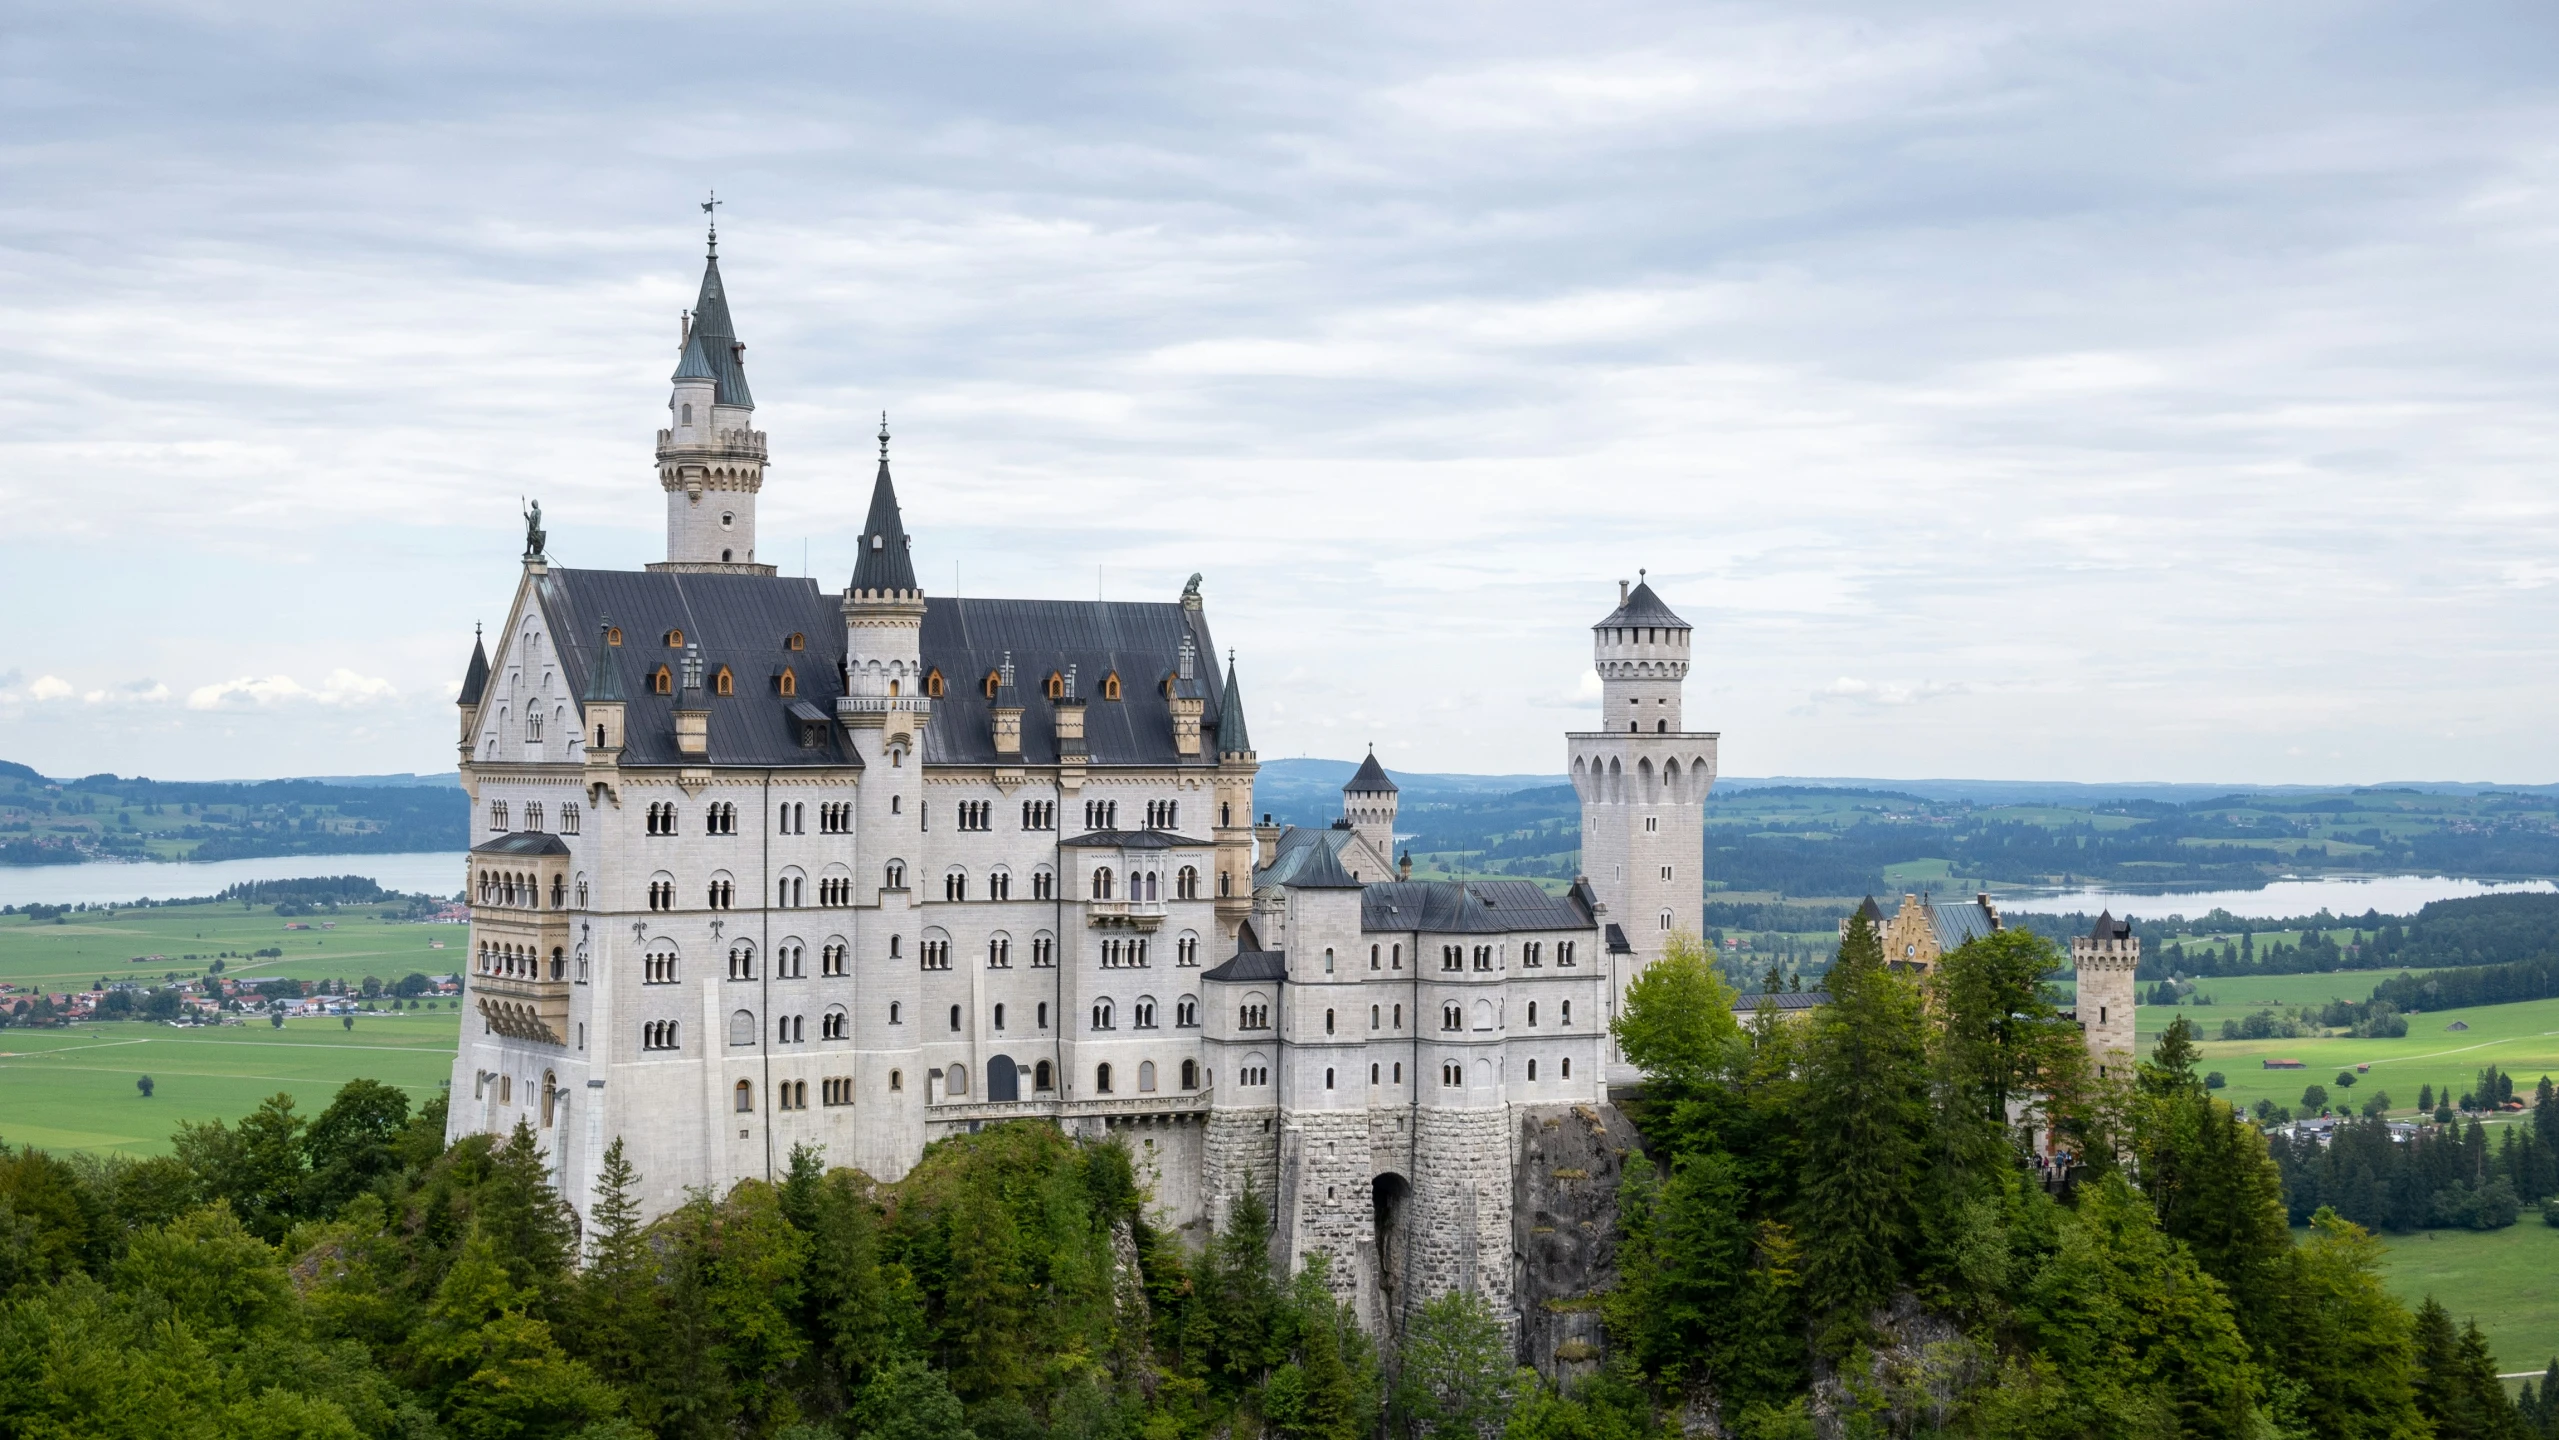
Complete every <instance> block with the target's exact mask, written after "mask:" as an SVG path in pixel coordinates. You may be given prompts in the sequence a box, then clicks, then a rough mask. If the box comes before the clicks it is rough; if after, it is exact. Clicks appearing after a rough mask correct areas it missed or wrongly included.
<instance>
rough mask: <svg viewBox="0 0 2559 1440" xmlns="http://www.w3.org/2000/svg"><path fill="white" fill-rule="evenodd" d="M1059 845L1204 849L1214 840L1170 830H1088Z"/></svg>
mask: <svg viewBox="0 0 2559 1440" xmlns="http://www.w3.org/2000/svg"><path fill="white" fill-rule="evenodd" d="M1057 843H1059V844H1060V845H1089V846H1092V847H1094V848H1096V849H1116V850H1205V849H1207V848H1208V847H1209V846H1211V845H1214V844H1216V843H1217V842H1216V841H1214V840H1194V839H1192V838H1191V837H1189V836H1187V835H1176V834H1174V833H1173V832H1172V831H1170V830H1088V831H1086V832H1085V833H1084V834H1081V835H1077V836H1074V837H1073V838H1071V839H1066V840H1061V841H1059V842H1057Z"/></svg>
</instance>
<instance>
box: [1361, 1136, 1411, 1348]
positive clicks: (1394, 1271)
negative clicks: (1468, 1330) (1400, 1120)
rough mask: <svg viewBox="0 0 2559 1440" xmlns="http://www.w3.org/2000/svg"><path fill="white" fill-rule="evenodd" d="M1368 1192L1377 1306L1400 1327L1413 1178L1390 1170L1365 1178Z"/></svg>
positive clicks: (1389, 1321)
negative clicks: (1375, 1258)
mask: <svg viewBox="0 0 2559 1440" xmlns="http://www.w3.org/2000/svg"><path fill="white" fill-rule="evenodd" d="M1368 1194H1369V1205H1370V1208H1371V1210H1372V1211H1373V1212H1374V1215H1375V1223H1376V1230H1375V1241H1376V1250H1375V1253H1376V1256H1377V1298H1378V1309H1379V1311H1380V1312H1382V1318H1383V1319H1384V1320H1385V1321H1386V1324H1387V1325H1388V1326H1389V1327H1390V1328H1391V1329H1401V1328H1402V1325H1401V1322H1402V1320H1403V1318H1404V1305H1405V1295H1404V1282H1405V1277H1406V1274H1407V1273H1408V1272H1409V1271H1410V1269H1411V1264H1410V1257H1409V1255H1408V1253H1407V1252H1408V1251H1409V1250H1410V1248H1411V1244H1410V1241H1411V1234H1410V1230H1409V1226H1408V1222H1409V1220H1410V1218H1411V1214H1412V1203H1413V1182H1411V1181H1410V1180H1407V1179H1405V1178H1404V1177H1403V1176H1401V1175H1398V1174H1396V1173H1395V1172H1394V1171H1392V1170H1389V1171H1387V1172H1386V1173H1385V1174H1382V1175H1379V1176H1378V1177H1377V1178H1375V1179H1373V1180H1371V1181H1369V1182H1368Z"/></svg>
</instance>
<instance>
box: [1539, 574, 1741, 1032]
mask: <svg viewBox="0 0 2559 1440" xmlns="http://www.w3.org/2000/svg"><path fill="white" fill-rule="evenodd" d="M1690 634H1691V632H1690V628H1689V624H1688V622H1687V621H1685V620H1682V619H1680V618H1679V616H1677V615H1675V614H1673V613H1672V612H1671V608H1670V607H1669V606H1668V605H1665V604H1663V603H1662V599H1661V597H1660V596H1658V595H1656V594H1654V593H1653V587H1652V586H1651V585H1649V584H1642V583H1639V584H1637V585H1635V586H1634V587H1633V589H1632V590H1629V589H1628V588H1627V585H1626V582H1624V581H1622V580H1621V581H1619V582H1618V583H1617V608H1616V609H1615V610H1613V611H1610V612H1609V615H1608V618H1607V619H1605V620H1602V621H1600V622H1599V623H1598V624H1597V625H1594V626H1592V627H1591V635H1592V661H1593V664H1594V665H1595V666H1596V668H1597V669H1598V671H1599V680H1600V725H1599V728H1598V729H1596V730H1585V731H1575V732H1573V733H1571V734H1568V735H1567V736H1565V742H1566V745H1567V746H1568V748H1569V749H1570V750H1571V752H1572V764H1573V789H1574V792H1575V793H1576V794H1578V795H1579V796H1580V798H1581V802H1582V873H1583V876H1584V878H1586V879H1587V880H1588V881H1589V883H1590V888H1591V892H1592V893H1593V894H1595V895H1596V896H1598V897H1599V901H1600V906H1601V915H1600V920H1601V923H1602V925H1603V926H1604V927H1605V929H1604V931H1603V933H1604V934H1606V935H1607V937H1608V944H1609V951H1610V955H1609V969H1610V979H1609V1014H1610V1016H1611V1018H1614V1016H1615V1015H1616V1013H1617V1010H1618V1007H1619V1006H1620V1005H1621V1004H1622V1003H1623V1002H1624V999H1625V995H1626V985H1627V982H1629V981H1631V980H1633V979H1634V978H1635V976H1637V975H1639V974H1641V973H1642V972H1643V969H1644V967H1645V966H1647V965H1649V964H1651V963H1652V962H1653V961H1655V960H1657V959H1659V958H1661V955H1662V952H1663V949H1664V947H1665V946H1666V944H1667V943H1668V941H1669V939H1670V932H1671V931H1672V929H1674V928H1675V927H1686V928H1688V929H1691V930H1694V929H1696V928H1697V927H1698V924H1699V921H1700V919H1701V914H1700V911H1699V906H1700V904H1701V903H1702V899H1703V896H1704V894H1705V875H1704V873H1703V869H1704V860H1705V854H1706V792H1707V790H1708V789H1709V788H1710V787H1711V786H1713V784H1714V783H1715V741H1716V738H1717V737H1716V735H1715V733H1714V732H1713V731H1692V730H1689V729H1687V728H1685V727H1684V726H1683V725H1682V723H1681V720H1680V688H1681V686H1682V684H1683V683H1684V682H1685V681H1686V680H1687V678H1688V664H1689V654H1690V650H1689V640H1690ZM1614 1067H1615V1062H1614V1060H1612V1071H1613V1070H1614Z"/></svg>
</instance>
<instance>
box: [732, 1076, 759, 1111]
mask: <svg viewBox="0 0 2559 1440" xmlns="http://www.w3.org/2000/svg"><path fill="white" fill-rule="evenodd" d="M736 1094H737V1113H739V1114H740V1115H752V1114H754V1113H755V1085H754V1083H753V1082H751V1081H746V1080H740V1081H739V1082H737V1091H736Z"/></svg>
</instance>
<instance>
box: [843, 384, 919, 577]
mask: <svg viewBox="0 0 2559 1440" xmlns="http://www.w3.org/2000/svg"><path fill="white" fill-rule="evenodd" d="M906 547H907V539H906V523H905V521H903V520H902V519H900V518H899V516H898V509H897V486H896V485H895V484H893V483H891V482H890V480H889V422H888V417H887V416H885V415H883V416H881V417H880V474H879V478H878V479H876V480H874V481H872V482H871V513H870V516H869V517H868V518H867V519H865V520H863V522H862V558H860V559H858V560H856V561H854V562H853V588H854V589H855V590H857V591H868V590H891V591H897V590H914V589H918V588H920V587H919V586H917V585H916V583H915V561H914V559H913V557H911V556H909V555H908V554H907V553H906Z"/></svg>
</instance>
